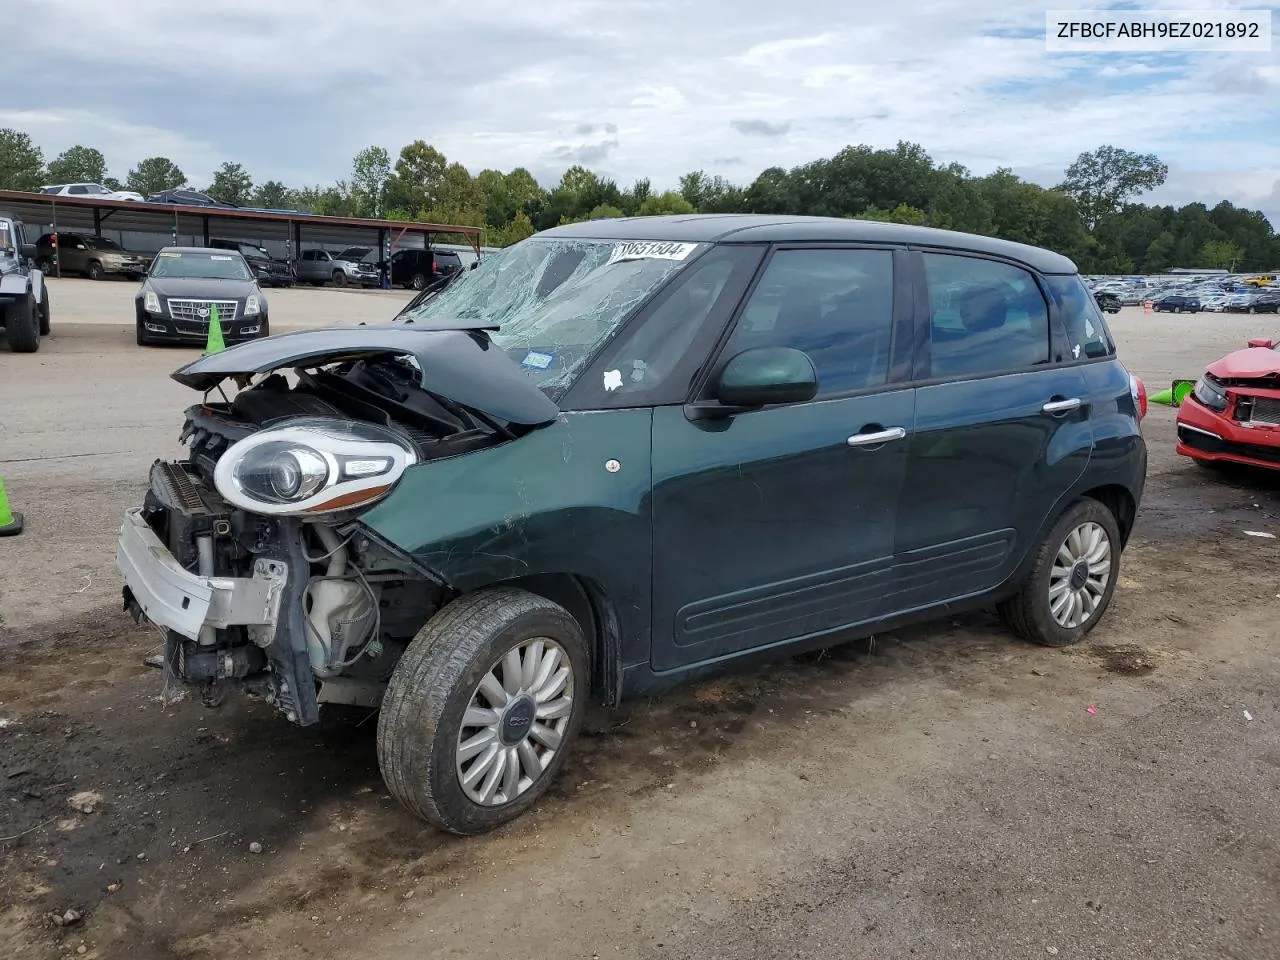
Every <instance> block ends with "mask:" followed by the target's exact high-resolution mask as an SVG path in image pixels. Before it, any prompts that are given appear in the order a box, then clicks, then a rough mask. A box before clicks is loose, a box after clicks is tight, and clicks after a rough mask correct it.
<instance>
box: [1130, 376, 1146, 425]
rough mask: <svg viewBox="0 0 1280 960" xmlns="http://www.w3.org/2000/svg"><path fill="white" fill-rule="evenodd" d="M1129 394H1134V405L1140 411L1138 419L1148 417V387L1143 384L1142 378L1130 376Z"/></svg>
mask: <svg viewBox="0 0 1280 960" xmlns="http://www.w3.org/2000/svg"><path fill="white" fill-rule="evenodd" d="M1129 392H1130V393H1132V394H1133V405H1134V407H1136V408H1137V410H1138V419H1139V420H1141V419H1143V418H1144V417H1146V415H1147V385H1146V384H1145V383H1143V382H1142V378H1141V377H1135V376H1134V375H1133V374H1129Z"/></svg>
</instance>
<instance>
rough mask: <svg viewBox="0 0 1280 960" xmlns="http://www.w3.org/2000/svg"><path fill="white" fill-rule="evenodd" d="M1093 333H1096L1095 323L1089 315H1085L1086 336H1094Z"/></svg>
mask: <svg viewBox="0 0 1280 960" xmlns="http://www.w3.org/2000/svg"><path fill="white" fill-rule="evenodd" d="M1093 334H1094V330H1093V324H1092V323H1090V322H1089V318H1088V317H1085V320H1084V335H1085V336H1086V337H1092V336H1093Z"/></svg>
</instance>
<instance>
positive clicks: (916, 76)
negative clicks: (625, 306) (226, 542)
mask: <svg viewBox="0 0 1280 960" xmlns="http://www.w3.org/2000/svg"><path fill="white" fill-rule="evenodd" d="M9 4H10V6H14V5H16V6H17V8H18V9H17V10H16V11H13V12H11V13H10V14H7V16H6V20H7V23H8V27H7V30H8V31H9V40H8V43H7V46H8V47H9V49H10V50H13V51H17V54H16V55H17V56H18V57H19V61H20V62H19V63H18V65H17V66H18V70H17V73H18V75H20V76H22V77H24V79H26V80H28V81H29V82H28V83H26V84H24V86H23V88H22V92H23V95H24V101H26V102H24V103H23V105H22V106H23V111H22V112H21V113H20V114H18V116H23V117H27V118H28V119H27V120H26V121H24V122H22V123H20V122H18V120H16V119H13V117H14V114H12V113H11V114H7V115H0V123H4V124H5V125H11V126H19V127H21V128H23V129H27V130H28V131H29V132H31V133H32V135H33V136H34V137H35V138H36V139H37V141H38V142H39V143H40V144H41V145H42V146H43V147H44V148H45V149H46V152H48V153H50V154H52V153H56V152H57V151H58V150H59V149H62V148H64V147H65V146H69V145H70V144H72V143H75V142H86V143H93V144H96V145H97V146H99V148H100V149H102V150H103V151H104V152H105V153H107V155H108V160H109V161H110V163H111V165H112V169H113V170H114V171H122V170H123V169H126V168H127V167H128V166H130V165H132V164H133V163H135V162H136V161H137V160H138V159H140V158H141V157H143V156H148V155H154V154H157V153H160V154H164V155H168V156H170V157H171V158H172V159H174V160H175V161H176V162H177V163H178V164H179V166H181V167H182V168H183V169H184V170H187V171H188V172H189V173H191V175H192V177H193V179H199V176H207V175H209V174H210V173H211V172H212V170H213V169H214V168H215V167H216V166H217V165H218V164H219V163H220V162H221V161H222V160H226V159H229V160H236V161H239V162H242V163H244V164H245V165H246V166H247V167H248V168H249V170H250V171H251V172H252V173H254V174H255V175H256V176H257V177H259V178H260V179H267V178H274V179H279V180H284V181H286V182H292V183H302V182H309V183H314V182H323V181H331V180H333V179H336V178H338V177H341V176H345V175H346V174H347V172H348V169H349V166H350V158H351V157H352V156H353V155H354V154H355V152H356V151H357V150H359V149H360V148H362V147H364V146H367V145H369V144H371V143H380V144H382V145H384V146H386V147H387V148H388V149H389V150H391V151H392V153H393V155H394V153H395V151H396V150H397V149H398V148H399V147H400V146H401V145H402V144H404V143H407V142H409V141H411V140H414V139H418V138H422V139H425V140H427V141H428V142H430V143H432V144H434V145H435V146H437V147H438V148H440V149H441V150H443V151H444V152H445V153H446V155H448V156H449V157H450V159H456V160H459V161H461V162H462V163H464V164H466V165H467V166H468V167H469V168H470V169H472V170H473V171H477V170H480V169H482V168H485V167H497V168H499V169H510V168H512V167H514V166H517V165H523V166H527V167H529V168H530V169H533V170H535V172H542V173H543V174H545V175H549V176H554V175H556V171H558V170H562V169H563V168H564V167H565V166H566V165H567V164H568V163H569V162H572V161H573V160H574V159H575V158H582V159H584V160H586V159H588V158H590V159H591V161H592V162H591V164H590V165H592V166H593V167H595V168H596V169H598V170H600V171H602V172H606V173H608V174H609V175H611V176H614V177H616V178H617V179H619V180H621V181H624V182H628V181H630V180H632V179H634V178H636V177H641V176H648V177H650V178H652V180H653V182H654V184H655V186H658V187H664V186H671V185H673V184H674V183H675V180H676V178H677V177H678V176H679V175H680V174H681V173H683V172H686V171H688V170H691V169H697V168H703V169H706V170H708V172H712V173H717V172H719V173H725V174H726V175H729V176H731V177H732V178H734V179H737V180H740V181H741V180H748V179H750V178H751V177H753V176H754V175H755V174H756V173H757V172H759V171H760V170H762V169H763V168H765V167H768V166H784V167H786V166H792V165H795V164H798V163H804V162H807V161H809V160H813V159H816V158H818V157H821V156H830V155H831V154H832V153H834V152H835V151H837V150H839V149H840V148H841V147H842V146H844V145H846V144H849V143H869V144H872V145H875V146H891V145H892V144H893V143H895V142H896V141H897V140H900V139H904V140H912V141H915V142H917V143H920V144H922V145H923V146H924V147H925V148H926V149H928V150H929V151H930V152H931V153H932V155H933V156H934V158H935V159H937V160H939V161H941V162H948V161H952V160H955V161H959V162H961V163H964V164H966V165H968V166H969V167H971V168H972V169H973V170H974V171H975V172H977V173H983V172H987V171H989V170H991V169H994V168H995V167H997V166H1010V167H1014V168H1015V169H1020V170H1025V169H1035V170H1041V169H1043V170H1047V171H1053V173H1052V176H1047V177H1046V178H1047V179H1049V180H1051V181H1053V180H1056V179H1058V178H1060V175H1061V171H1062V170H1064V169H1065V167H1066V166H1067V164H1069V163H1070V162H1071V160H1073V159H1074V158H1075V157H1076V155H1077V154H1079V153H1081V152H1082V151H1084V150H1089V149H1092V148H1094V147H1096V146H1098V145H1100V144H1102V143H1112V144H1115V145H1117V146H1123V147H1126V148H1128V149H1133V150H1138V151H1141V152H1154V153H1157V154H1159V155H1160V156H1161V157H1162V159H1164V160H1165V161H1166V162H1167V163H1169V164H1170V166H1171V168H1172V169H1173V170H1176V171H1184V170H1185V171H1194V175H1192V174H1190V173H1189V174H1187V175H1186V176H1187V177H1189V178H1190V179H1187V180H1186V186H1185V187H1177V190H1175V188H1174V180H1173V176H1172V174H1171V178H1170V185H1169V186H1168V187H1167V188H1166V194H1167V195H1169V196H1174V195H1181V194H1179V193H1178V192H1177V191H1178V190H1181V191H1193V192H1194V193H1195V195H1196V196H1197V197H1199V196H1200V195H1201V194H1204V195H1207V196H1210V197H1213V196H1228V195H1229V196H1230V197H1232V198H1234V197H1241V198H1248V197H1257V198H1258V199H1259V201H1260V202H1261V201H1262V200H1265V199H1266V198H1267V197H1268V196H1269V195H1270V196H1272V197H1274V192H1273V189H1272V184H1273V183H1274V180H1275V177H1274V176H1273V174H1274V168H1275V157H1276V156H1277V155H1280V68H1277V66H1276V61H1275V56H1274V54H1196V55H1192V56H1188V57H1177V56H1166V55H1162V54H1151V53H1142V54H1132V55H1113V56H1108V57H1106V58H1102V59H1100V60H1099V59H1089V58H1085V57H1082V56H1077V55H1069V54H1048V53H1046V51H1045V42H1044V37H1043V29H1044V10H1045V6H1044V4H1043V3H1031V2H1028V0H1009V2H1007V3H1005V4H1002V5H1000V6H998V7H992V6H991V5H990V4H988V3H983V2H981V0H900V2H897V3H894V4H876V5H872V4H850V3H847V2H843V0H810V2H808V3H805V4H785V3H784V4H779V3H777V2H776V0H768V2H766V0H734V2H730V0H700V2H698V3H696V4H690V3H683V2H680V3H677V2H676V0H611V2H607V0H540V2H539V3H536V4H523V3H517V2H516V0H435V2H433V4H432V5H431V8H430V11H429V12H427V11H425V10H424V8H423V7H422V6H421V5H420V4H419V3H418V2H417V0H380V2H379V3H378V4H377V5H376V6H375V7H364V8H362V7H360V6H359V5H353V4H351V3H350V2H349V0H306V2H302V0H276V2H275V3H271V4H262V3H261V2H260V0H219V2H218V3H216V4H212V5H210V6H209V7H208V8H202V9H201V11H200V13H199V15H198V16H197V15H195V13H194V12H193V8H191V7H190V6H189V5H188V4H185V3H181V2H179V0H130V3H129V5H128V6H129V14H128V16H127V17H118V16H111V17H106V16H104V15H103V12H102V7H101V4H100V3H97V2H93V0H9ZM1094 5H1095V6H1104V5H1106V4H1104V3H1098V4H1094ZM1233 5H1235V6H1241V7H1247V6H1249V5H1250V4H1245V3H1240V4H1233ZM1146 6H1155V4H1146ZM1160 6H1164V7H1166V8H1184V7H1189V6H1203V7H1205V8H1211V7H1212V8H1220V7H1221V6H1222V4H1221V3H1219V2H1212V3H1211V2H1209V0H1195V2H1193V0H1177V2H1174V3H1162V4H1160ZM1277 20H1278V25H1280V18H1277ZM1019 31H1023V34H1020V33H1019ZM1033 31H1034V33H1033V34H1032V35H1024V34H1026V33H1028V32H1033ZM993 34H994V35H993ZM4 117H8V119H4ZM609 125H611V126H612V129H610V126H609ZM587 130H591V131H593V132H592V133H586V132H582V131H587ZM1228 144H1229V148H1227V146H1226V145H1228ZM721 158H722V159H721ZM1179 176H1183V174H1181V173H1179ZM1170 191H1173V192H1170ZM1215 191H1217V193H1216V194H1215ZM1187 195H1191V194H1190V193H1188V194H1187ZM1269 202H1270V203H1271V204H1272V206H1271V208H1270V209H1269V211H1268V212H1271V213H1273V216H1274V215H1275V212H1274V211H1275V207H1276V204H1275V202H1274V199H1272V200H1271V201H1269Z"/></svg>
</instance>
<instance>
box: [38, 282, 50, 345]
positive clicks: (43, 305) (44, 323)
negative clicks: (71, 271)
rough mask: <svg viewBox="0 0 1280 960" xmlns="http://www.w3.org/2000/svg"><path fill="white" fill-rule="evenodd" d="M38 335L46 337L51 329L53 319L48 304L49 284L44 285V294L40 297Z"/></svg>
mask: <svg viewBox="0 0 1280 960" xmlns="http://www.w3.org/2000/svg"><path fill="white" fill-rule="evenodd" d="M39 313H40V336H42V337H47V336H48V335H49V331H50V330H52V329H53V327H52V325H51V321H52V319H53V308H52V307H50V306H49V285H48V284H47V283H46V284H45V285H44V296H43V297H41V298H40V307H39Z"/></svg>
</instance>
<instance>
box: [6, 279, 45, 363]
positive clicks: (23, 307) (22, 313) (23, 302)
mask: <svg viewBox="0 0 1280 960" xmlns="http://www.w3.org/2000/svg"><path fill="white" fill-rule="evenodd" d="M4 332H5V335H6V336H7V337H8V338H9V349H10V350H12V351H13V352H14V353H35V352H36V351H37V350H39V349H40V319H39V308H38V307H37V305H36V298H35V297H33V296H32V295H31V294H30V293H27V295H26V296H25V297H22V298H21V299H20V300H16V301H14V302H13V303H11V304H9V306H8V308H7V309H6V310H5V311H4Z"/></svg>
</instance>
